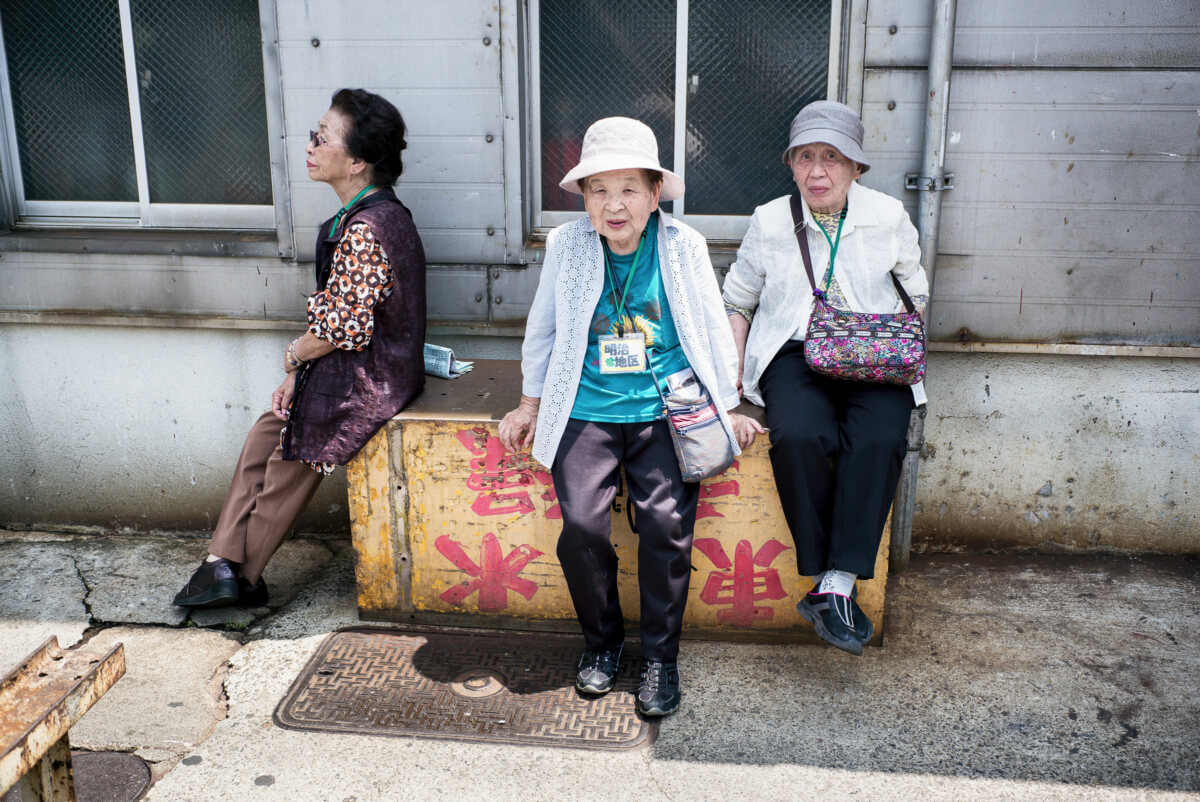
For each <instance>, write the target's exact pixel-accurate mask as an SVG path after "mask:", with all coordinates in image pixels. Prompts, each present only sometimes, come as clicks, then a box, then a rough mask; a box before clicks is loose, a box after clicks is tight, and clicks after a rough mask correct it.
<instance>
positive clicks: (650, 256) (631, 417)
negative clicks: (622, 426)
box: [571, 212, 689, 423]
mask: <svg viewBox="0 0 1200 802" xmlns="http://www.w3.org/2000/svg"><path fill="white" fill-rule="evenodd" d="M658 217H659V216H658V212H655V213H654V214H652V215H650V220H649V222H647V223H646V232H645V235H644V236H645V243H644V244H643V245H642V253H641V257H640V259H639V260H638V265H637V270H636V271H635V272H634V275H633V282H632V284H630V286H629V294H628V296H627V297H626V298H625V315H624V320H623V321H622V320H619V319H618V318H619V315H618V313H617V305H616V302H615V301H616V299H615V298H614V295H613V278H615V279H616V282H617V285H618V290H617V292H618V293H619V292H621V291H622V290H623V289H624V287H625V282H626V280H627V279H628V278H629V271H630V270H633V260H634V257H635V256H636V255H637V254H634V253H631V254H627V255H625V256H620V255H618V254H615V253H612V252H611V251H609V250H608V243H604V250H605V255H606V256H607V259H608V264H609V268H608V269H605V271H604V289H603V291H602V292H601V293H600V301H599V303H597V304H596V311H595V312H593V313H592V325H591V327H590V328H589V329H588V344H587V355H586V356H585V357H584V360H583V373H582V375H581V376H580V379H579V392H578V393H577V394H576V395H575V406H574V407H573V408H572V409H571V417H572V418H579V419H581V420H590V421H602V422H605V423H638V422H642V421H651V420H655V419H656V418H660V417H662V399H661V398H660V397H659V395H658V391H657V390H656V389H655V388H654V380H653V378H651V375H650V371H648V370H647V371H646V372H644V373H617V374H607V375H602V374H601V373H600V337H601V336H608V335H618V334H620V333H621V332H620V330H621V323H622V322H624V328H625V332H626V333H629V332H633V331H640V332H642V334H644V335H645V337H646V346H647V353H648V354H649V357H650V363H651V365H653V366H654V371H655V373H657V374H658V378H659V381H662V382H665V381H666V378H667V376H669V375H671V374H672V373H675V372H677V371H680V370H683V369H684V368H686V367H689V365H688V361H687V357H686V356H684V353H683V348H681V347H680V345H679V335H678V334H677V333H676V331H675V320H674V318H672V317H671V308H670V305H669V303H668V301H667V290H666V287H665V286H664V285H663V280H662V272H661V271H660V270H659V266H658V222H659V219H658ZM664 389H665V387H664Z"/></svg>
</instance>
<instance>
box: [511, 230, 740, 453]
mask: <svg viewBox="0 0 1200 802" xmlns="http://www.w3.org/2000/svg"><path fill="white" fill-rule="evenodd" d="M659 220H660V223H659V226H658V261H659V266H660V269H661V272H662V278H663V286H664V287H665V288H666V291H667V297H668V299H669V300H668V302H669V304H670V310H671V317H672V319H673V320H674V322H675V330H676V332H677V333H678V334H679V342H680V345H681V346H682V347H683V353H684V355H685V356H686V357H687V360H688V364H690V365H691V367H692V370H693V371H695V373H696V376H697V377H698V378H699V379H700V382H701V384H703V385H704V386H705V387H706V388H707V389H708V391H709V393H710V394H711V395H712V397H713V400H714V401H715V402H716V406H717V411H718V412H719V413H720V417H721V423H722V425H723V426H724V428H725V433H726V435H727V436H728V437H729V441H730V443H732V445H733V450H734V453H735V454H740V453H741V450H740V449H739V448H738V445H737V438H736V436H735V435H734V433H733V427H732V425H731V424H730V422H729V416H728V415H727V414H726V410H727V409H733V408H734V407H736V406H737V405H738V400H739V399H738V392H737V349H736V347H735V346H734V342H733V333H732V331H731V330H730V328H729V320H728V318H727V317H726V315H725V307H724V304H723V303H722V301H721V291H720V289H719V288H718V286H717V278H716V275H715V274H714V273H713V267H712V263H711V262H710V261H709V258H708V246H707V244H706V243H705V241H704V237H702V236H701V235H700V234H699V232H697V231H696V230H695V229H693V228H691V227H689V226H687V225H684V224H683V223H679V222H676V221H675V220H674V219H672V218H671V216H670V215H669V214H667V213H666V212H663V211H660V212H659ZM603 289H604V249H603V247H602V246H601V243H600V235H599V234H598V233H596V229H594V228H593V227H592V222H591V220H589V219H588V218H586V217H583V218H580V219H579V220H575V221H574V222H571V223H565V224H564V225H561V226H559V227H558V228H556V229H554V230H553V231H551V232H550V236H549V237H547V238H546V259H545V263H544V264H543V265H542V275H541V278H540V279H539V280H538V288H537V294H536V295H534V298H533V305H532V306H531V307H530V309H529V319H528V321H527V322H526V324H525V342H524V344H523V345H522V346H521V376H522V383H521V392H522V393H524V394H525V395H527V396H530V397H531V398H540V399H541V406H540V407H539V409H538V423H537V432H536V433H535V435H534V440H533V456H534V459H536V460H537V461H538V462H540V463H542V464H543V465H546V466H550V465H552V464H553V462H554V455H555V454H556V453H557V452H558V443H559V440H561V439H562V434H563V431H564V430H565V429H566V426H567V420H568V419H569V418H570V416H571V409H572V408H573V407H574V406H575V393H576V391H577V390H578V388H579V377H580V375H581V374H582V373H583V361H584V357H585V356H586V354H587V339H588V328H589V327H590V326H591V323H592V315H593V314H594V313H595V311H596V304H597V303H598V302H599V300H600V293H601V291H602V290H603Z"/></svg>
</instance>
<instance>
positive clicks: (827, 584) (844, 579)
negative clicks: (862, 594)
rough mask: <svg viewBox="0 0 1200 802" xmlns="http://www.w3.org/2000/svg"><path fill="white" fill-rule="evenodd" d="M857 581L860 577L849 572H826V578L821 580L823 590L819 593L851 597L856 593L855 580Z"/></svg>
mask: <svg viewBox="0 0 1200 802" xmlns="http://www.w3.org/2000/svg"><path fill="white" fill-rule="evenodd" d="M856 579H858V575H857V574H852V573H850V572H849V571H837V570H831V571H826V572H825V576H824V577H822V578H821V588H820V590H819V591H818V592H820V593H836V594H838V595H839V596H849V595H850V594H851V593H852V592H853V591H854V580H856Z"/></svg>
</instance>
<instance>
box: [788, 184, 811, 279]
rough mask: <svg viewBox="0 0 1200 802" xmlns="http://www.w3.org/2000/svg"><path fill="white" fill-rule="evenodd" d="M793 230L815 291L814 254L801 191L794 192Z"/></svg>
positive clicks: (805, 269) (805, 270)
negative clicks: (809, 248)
mask: <svg viewBox="0 0 1200 802" xmlns="http://www.w3.org/2000/svg"><path fill="white" fill-rule="evenodd" d="M792 231H793V232H795V234H796V242H798V243H799V244H800V256H801V257H802V258H803V259H804V272H806V273H808V283H809V286H811V287H812V288H813V292H816V290H817V281H816V279H814V278H813V268H812V254H810V253H809V252H808V231H806V230H805V228H804V207H803V206H801V205H800V193H799V192H793V193H792Z"/></svg>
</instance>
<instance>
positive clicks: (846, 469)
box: [724, 100, 929, 655]
mask: <svg viewBox="0 0 1200 802" xmlns="http://www.w3.org/2000/svg"><path fill="white" fill-rule="evenodd" d="M862 141H863V124H862V120H861V119H859V116H858V114H856V113H855V112H854V111H853V110H852V109H851V108H849V107H848V106H845V105H843V104H841V103H836V102H833V101H825V100H822V101H817V102H815V103H810V104H809V105H807V106H805V107H804V108H803V109H801V111H800V113H799V114H797V115H796V117H795V119H794V120H793V121H792V128H791V134H790V137H789V141H788V146H787V150H785V151H784V154H783V161H784V163H785V164H786V165H787V166H788V167H789V168H790V169H791V171H792V177H793V178H794V179H795V181H796V187H797V189H798V191H799V196H800V200H801V205H802V208H803V217H804V219H803V226H802V228H801V227H797V226H796V225H795V224H794V223H793V217H792V209H791V198H790V197H789V196H785V197H782V198H776V199H775V200H773V201H771V202H770V203H767V204H765V205H763V206H760V207H758V208H757V209H755V210H754V216H753V217H752V218H751V220H750V228H749V230H748V231H747V232H746V236H745V238H744V239H743V240H742V245H741V247H740V248H739V249H738V255H737V260H736V261H735V262H734V264H733V266H732V267H731V268H730V271H729V275H728V276H727V277H726V279H725V286H724V298H725V303H726V311H727V312H728V313H729V323H730V326H731V327H732V329H733V334H734V339H735V341H736V342H737V347H738V363H739V364H738V381H739V382H740V386H741V388H742V390H743V391H744V393H745V397H746V398H747V399H749V400H750V401H753V402H754V403H756V404H759V405H763V406H766V415H767V429H768V430H769V431H770V438H771V452H770V456H771V467H772V469H773V471H774V474H775V484H776V487H777V488H778V491H779V500H780V502H781V504H782V506H783V512H784V517H785V518H786V519H787V523H788V527H789V528H790V529H791V532H792V538H793V539H794V540H795V543H796V560H797V564H798V567H799V571H800V574H801V575H803V576H810V577H812V579H813V583H814V584H813V589H812V591H810V592H809V593H807V594H806V595H805V597H804V599H803V600H801V602H800V603H799V604H798V605H797V608H798V609H799V611H800V614H801V615H802V616H804V618H805V619H807V620H808V621H809V622H811V623H812V624H813V626H814V627H815V629H816V631H817V634H818V635H820V636H821V637H822V638H824V639H825V640H826V641H828V642H829V643H831V644H833V645H834V646H837V647H838V648H840V649H844V650H845V651H848V652H851V653H852V654H857V655H861V654H862V648H863V644H864V643H865V642H866V641H868V640H870V639H871V636H872V635H873V634H874V628H873V626H872V624H871V621H870V619H868V618H867V617H866V616H865V615H864V614H863V611H862V610H861V609H860V608H859V607H858V604H857V603H856V601H855V597H856V595H857V594H856V592H855V582H856V580H857V578H858V577H864V578H871V577H872V576H873V574H874V568H875V555H876V552H877V551H878V550H879V542H880V538H881V537H882V534H883V526H884V522H885V521H886V519H887V514H888V508H889V506H890V505H891V502H892V497H893V496H894V495H895V491H896V482H897V479H898V477H899V473H900V463H901V460H902V459H903V457H904V452H905V447H906V436H907V432H908V421H909V416H910V413H911V411H912V409H913V405H914V403H916V404H923V403H925V390H924V387H923V386H922V385H921V384H917V385H914V386H913V387H911V388H910V387H906V386H903V385H886V384H873V383H868V382H863V381H850V380H845V379H836V378H830V377H828V376H824V375H821V374H818V373H816V372H814V371H813V370H812V369H811V368H810V367H809V366H808V364H807V363H806V361H805V358H804V337H805V333H806V331H807V328H808V322H809V316H810V315H811V313H812V308H813V296H812V291H813V287H812V286H810V284H809V279H808V274H807V272H806V270H805V267H804V264H803V262H802V261H801V254H800V246H799V243H798V241H797V233H798V232H802V233H803V236H805V237H807V242H808V245H809V250H810V252H811V254H812V267H813V270H814V274H815V276H817V277H822V276H823V277H824V278H823V279H819V282H820V283H823V284H824V286H825V288H826V297H827V299H828V300H829V302H830V303H831V304H832V305H833V306H835V307H838V308H840V309H845V310H849V311H855V312H877V313H891V312H898V311H901V309H902V306H901V303H902V302H901V300H900V298H899V297H898V295H897V292H896V290H895V285H894V283H893V281H892V278H891V277H892V276H893V275H894V276H895V277H896V278H897V279H898V280H899V282H900V284H901V285H902V286H903V287H904V289H905V291H906V292H907V293H908V295H909V296H910V297H911V299H912V302H913V303H914V305H915V306H916V308H917V310H918V311H920V312H921V313H922V314H924V308H925V304H926V303H927V301H928V299H929V282H928V280H927V279H926V276H925V270H924V268H922V267H921V253H920V249H919V248H918V247H917V230H916V229H915V228H914V227H913V224H912V222H911V221H910V220H909V218H908V214H907V213H906V212H905V211H904V208H903V206H902V205H901V203H900V201H899V200H897V199H895V198H892V197H889V196H888V195H885V194H883V193H882V192H876V191H875V190H871V189H867V188H866V187H863V186H860V185H859V184H858V182H857V179H858V177H859V176H861V175H862V174H863V173H865V172H866V171H867V170H868V169H869V168H870V163H869V162H868V161H867V157H866V154H864V153H863V150H862Z"/></svg>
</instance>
